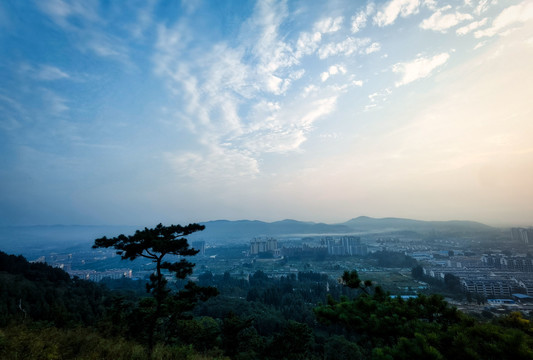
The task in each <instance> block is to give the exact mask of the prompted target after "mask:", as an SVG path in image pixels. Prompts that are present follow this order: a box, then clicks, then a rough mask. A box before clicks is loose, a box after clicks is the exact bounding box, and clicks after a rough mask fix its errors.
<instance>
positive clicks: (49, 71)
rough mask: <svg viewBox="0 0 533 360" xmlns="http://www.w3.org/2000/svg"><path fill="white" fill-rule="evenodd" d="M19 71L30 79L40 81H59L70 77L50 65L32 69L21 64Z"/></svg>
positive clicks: (32, 67)
mask: <svg viewBox="0 0 533 360" xmlns="http://www.w3.org/2000/svg"><path fill="white" fill-rule="evenodd" d="M20 71H21V72H22V73H25V74H27V75H29V76H30V77H32V78H34V79H36V80H41V81H54V80H61V79H70V78H71V77H70V75H69V74H67V73H66V72H65V71H63V70H61V69H59V68H58V67H55V66H51V65H39V66H38V67H34V66H31V65H28V64H22V65H21V66H20Z"/></svg>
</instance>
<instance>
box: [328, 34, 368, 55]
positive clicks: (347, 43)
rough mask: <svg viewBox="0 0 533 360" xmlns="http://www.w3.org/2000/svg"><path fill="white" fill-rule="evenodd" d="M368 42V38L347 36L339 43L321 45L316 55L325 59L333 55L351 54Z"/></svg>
mask: <svg viewBox="0 0 533 360" xmlns="http://www.w3.org/2000/svg"><path fill="white" fill-rule="evenodd" d="M369 42H370V39H368V38H362V39H361V38H352V37H348V38H347V39H346V40H344V41H342V42H339V43H329V44H325V45H323V46H322V47H321V48H320V49H318V57H319V58H320V59H326V58H328V57H330V56H334V55H351V54H353V53H354V52H356V51H357V50H358V49H359V48H360V47H362V46H365V45H367V44H368V43H369Z"/></svg>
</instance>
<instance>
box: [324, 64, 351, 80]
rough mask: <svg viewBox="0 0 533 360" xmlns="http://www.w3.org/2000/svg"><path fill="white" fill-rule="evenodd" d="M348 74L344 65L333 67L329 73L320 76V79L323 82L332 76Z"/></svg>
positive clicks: (325, 72)
mask: <svg viewBox="0 0 533 360" xmlns="http://www.w3.org/2000/svg"><path fill="white" fill-rule="evenodd" d="M339 73H341V74H346V68H345V67H344V66H342V65H331V66H330V67H329V69H328V71H324V72H323V73H322V74H320V79H321V80H322V82H324V81H326V80H327V79H329V77H330V76H331V75H337V74H339Z"/></svg>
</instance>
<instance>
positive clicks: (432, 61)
mask: <svg viewBox="0 0 533 360" xmlns="http://www.w3.org/2000/svg"><path fill="white" fill-rule="evenodd" d="M449 58H450V55H449V54H448V53H441V54H438V55H435V56H433V57H430V58H427V57H418V58H417V59H415V60H413V61H410V62H404V63H397V64H395V65H394V66H393V67H392V71H393V72H395V73H399V74H401V75H402V79H401V80H400V81H397V82H396V83H395V85H396V87H398V86H402V85H406V84H409V83H411V82H413V81H415V80H418V79H422V78H425V77H428V76H429V75H430V74H431V73H432V72H433V71H434V70H435V69H437V68H438V67H440V66H442V65H444V64H445V63H446V62H447V61H448V59H449Z"/></svg>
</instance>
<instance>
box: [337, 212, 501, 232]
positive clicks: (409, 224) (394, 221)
mask: <svg viewBox="0 0 533 360" xmlns="http://www.w3.org/2000/svg"><path fill="white" fill-rule="evenodd" d="M340 225H344V226H346V227H349V228H350V229H351V230H352V231H356V232H367V231H417V232H429V231H438V232H452V233H477V232H486V231H492V230H495V229H494V228H493V227H491V226H488V225H485V224H482V223H479V222H475V221H457V220H453V221H422V220H412V219H402V218H382V219H376V218H371V217H368V216H360V217H357V218H354V219H351V220H348V221H346V222H345V223H342V224H340Z"/></svg>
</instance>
